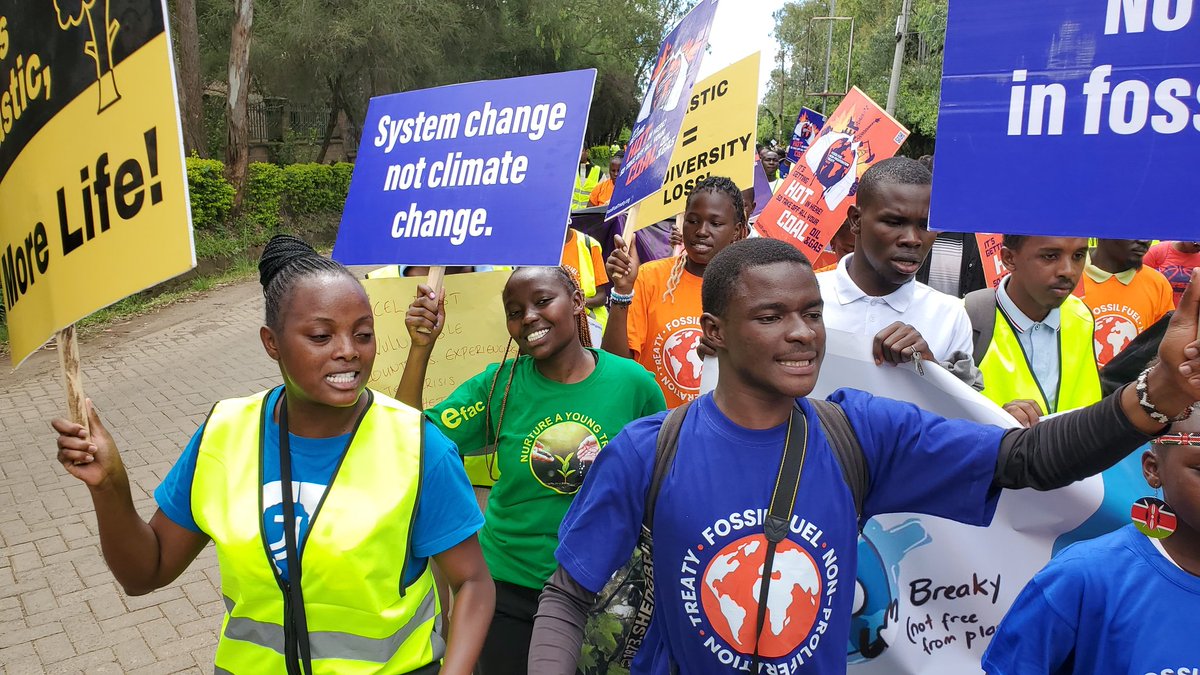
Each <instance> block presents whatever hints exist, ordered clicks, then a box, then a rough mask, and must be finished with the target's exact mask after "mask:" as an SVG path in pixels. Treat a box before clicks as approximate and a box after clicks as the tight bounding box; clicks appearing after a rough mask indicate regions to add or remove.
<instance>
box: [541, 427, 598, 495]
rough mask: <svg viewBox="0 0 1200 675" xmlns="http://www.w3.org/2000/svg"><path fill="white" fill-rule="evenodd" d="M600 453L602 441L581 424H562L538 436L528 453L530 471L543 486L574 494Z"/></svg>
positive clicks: (562, 492) (565, 493) (560, 492)
mask: <svg viewBox="0 0 1200 675" xmlns="http://www.w3.org/2000/svg"><path fill="white" fill-rule="evenodd" d="M599 453H600V442H599V441H598V440H596V436H595V435H593V434H592V432H591V430H589V429H588V428H587V427H585V426H583V425H582V424H580V423H578V422H559V423H558V424H555V425H554V426H551V427H550V428H548V429H546V430H545V431H543V432H542V433H540V434H538V437H537V438H536V439H535V440H534V441H533V447H531V448H530V450H529V470H530V471H531V472H533V477H534V478H536V479H537V481H538V482H539V483H541V484H542V485H544V486H546V487H548V488H550V489H551V490H554V491H555V492H558V493H559V494H564V495H573V494H575V493H576V492H579V488H580V487H581V486H583V479H584V477H586V476H587V472H588V470H589V469H591V468H592V463H593V462H595V461H596V455H597V454H599Z"/></svg>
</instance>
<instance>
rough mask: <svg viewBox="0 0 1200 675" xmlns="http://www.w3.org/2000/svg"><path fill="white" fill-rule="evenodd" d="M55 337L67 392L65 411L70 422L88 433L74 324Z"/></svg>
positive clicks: (86, 412)
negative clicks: (79, 425)
mask: <svg viewBox="0 0 1200 675" xmlns="http://www.w3.org/2000/svg"><path fill="white" fill-rule="evenodd" d="M55 337H56V341H57V343H58V364H59V366H60V370H61V371H62V377H63V385H64V386H65V387H66V390H67V411H68V412H69V413H70V415H71V421H72V422H75V423H76V424H82V425H83V428H84V431H88V411H87V400H86V399H85V397H84V395H83V375H82V374H81V373H80V372H79V340H78V338H76V337H75V324H71V325H70V326H67V327H66V328H64V329H62V330H60V331H58V333H57V334H56V336H55Z"/></svg>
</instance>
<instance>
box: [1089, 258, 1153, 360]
mask: <svg viewBox="0 0 1200 675" xmlns="http://www.w3.org/2000/svg"><path fill="white" fill-rule="evenodd" d="M1149 248H1150V242H1149V241H1148V240H1144V239H1100V240H1098V242H1097V244H1096V249H1095V250H1094V251H1093V252H1092V258H1091V262H1089V263H1088V265H1087V267H1086V268H1084V275H1083V292H1084V297H1083V301H1084V302H1085V303H1087V306H1088V307H1090V308H1091V309H1092V316H1093V318H1095V319H1096V332H1095V345H1096V363H1097V365H1099V366H1101V367H1103V366H1104V365H1105V364H1106V363H1108V362H1109V361H1111V360H1112V359H1113V357H1115V356H1116V355H1117V354H1119V353H1121V350H1123V349H1125V347H1127V346H1128V345H1129V343H1130V342H1132V341H1133V339H1134V338H1135V337H1137V336H1138V335H1140V334H1141V332H1142V331H1144V330H1146V329H1147V328H1149V327H1150V326H1152V325H1154V323H1155V322H1157V321H1158V320H1159V319H1161V318H1162V317H1163V316H1164V315H1165V314H1166V313H1167V312H1169V311H1171V310H1173V309H1175V299H1174V297H1172V293H1171V283H1170V282H1169V281H1167V278H1166V277H1164V276H1163V275H1162V273H1161V272H1159V271H1158V270H1156V269H1153V268H1151V267H1147V266H1145V265H1143V264H1142V258H1143V257H1145V255H1146V251H1147V250H1148V249H1149Z"/></svg>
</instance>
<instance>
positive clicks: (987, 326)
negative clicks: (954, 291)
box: [963, 288, 996, 366]
mask: <svg viewBox="0 0 1200 675" xmlns="http://www.w3.org/2000/svg"><path fill="white" fill-rule="evenodd" d="M963 304H965V305H966V306H967V318H968V319H970V320H971V337H972V338H973V339H974V342H975V349H974V353H973V354H972V355H971V356H972V357H974V359H975V365H976V366H978V365H979V364H981V363H983V357H984V355H985V354H987V350H988V347H990V346H991V344H992V334H993V333H994V332H995V331H996V291H995V290H994V289H991V288H984V289H981V290H978V291H972V292H970V293H967V297H965V298H963Z"/></svg>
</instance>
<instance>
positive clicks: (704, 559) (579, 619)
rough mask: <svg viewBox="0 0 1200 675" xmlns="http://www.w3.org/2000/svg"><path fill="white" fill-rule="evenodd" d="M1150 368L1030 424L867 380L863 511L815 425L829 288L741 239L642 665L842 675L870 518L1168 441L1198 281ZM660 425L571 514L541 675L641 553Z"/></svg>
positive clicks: (1042, 478) (684, 449) (1197, 388)
mask: <svg viewBox="0 0 1200 675" xmlns="http://www.w3.org/2000/svg"><path fill="white" fill-rule="evenodd" d="M1188 293H1189V295H1188V296H1187V297H1188V299H1187V300H1186V301H1185V308H1184V309H1183V310H1181V311H1180V312H1178V313H1177V315H1176V316H1175V318H1174V323H1173V324H1172V327H1171V328H1170V330H1169V335H1168V336H1167V338H1165V339H1164V341H1163V344H1162V347H1161V349H1160V355H1161V358H1162V363H1161V364H1160V365H1159V366H1157V367H1155V368H1154V369H1152V370H1150V371H1148V373H1147V374H1146V378H1147V380H1148V384H1149V390H1148V396H1147V397H1145V398H1144V400H1145V401H1146V403H1145V406H1147V407H1146V408H1143V404H1142V403H1139V401H1138V395H1137V392H1135V390H1134V388H1133V387H1126V388H1125V389H1123V390H1122V391H1120V392H1118V393H1116V394H1114V395H1113V396H1110V397H1108V398H1106V399H1105V400H1103V401H1101V402H1100V403H1098V404H1096V405H1094V406H1091V407H1089V408H1085V409H1083V410H1080V411H1076V412H1073V413H1068V414H1066V415H1063V416H1061V417H1058V418H1055V419H1050V420H1047V421H1045V422H1044V423H1042V424H1040V425H1038V426H1035V427H1033V428H1031V429H1014V430H1005V429H1000V428H998V427H992V426H986V425H981V424H976V423H972V422H967V421H963V420H947V419H944V418H941V417H939V416H937V415H933V414H931V413H928V412H925V411H923V410H920V409H919V408H917V407H915V406H913V405H909V404H905V403H901V402H897V401H892V400H888V399H884V398H878V397H874V396H871V395H869V394H866V393H864V392H860V391H854V390H840V391H838V392H836V393H835V394H834V395H833V396H831V397H830V400H832V401H834V402H837V403H839V404H840V405H841V406H842V408H843V409H844V410H845V412H846V415H847V417H848V419H849V421H850V424H851V426H852V427H853V429H854V431H855V434H856V435H857V437H858V440H859V442H860V443H861V445H862V452H863V460H864V464H865V473H866V481H865V483H866V485H865V489H864V490H863V492H862V493H861V497H862V509H861V512H856V507H855V502H854V499H853V498H852V493H851V490H850V488H849V487H848V485H847V483H846V481H845V479H844V478H843V472H842V468H841V466H840V464H839V462H838V459H837V458H836V457H835V455H834V453H833V451H832V449H831V448H830V446H829V443H828V441H827V440H826V437H825V434H824V432H823V430H822V429H821V427H820V425H819V424H818V423H817V422H816V419H817V418H816V416H815V415H814V414H813V408H812V404H811V403H810V402H809V401H808V400H806V399H805V398H804V397H805V396H806V395H807V394H808V393H809V392H811V391H812V389H813V386H814V384H815V383H816V380H817V373H818V370H819V368H820V365H821V359H822V357H823V355H824V348H825V329H824V326H823V323H822V319H821V310H822V302H821V294H820V291H819V289H818V288H817V283H816V279H815V277H814V275H813V272H812V268H811V265H810V264H809V263H808V261H807V259H806V258H804V257H803V255H802V254H801V253H799V252H798V251H797V250H796V249H795V248H793V247H792V246H790V245H789V244H785V243H783V242H778V241H773V240H769V239H750V240H746V241H743V242H737V243H734V244H732V245H730V246H729V247H728V248H727V249H726V250H725V251H723V252H722V253H721V254H719V255H718V256H717V257H716V258H715V259H714V260H713V261H712V263H710V265H709V267H708V269H707V270H706V271H705V278H704V287H703V293H702V297H703V305H704V315H703V317H702V319H701V322H702V326H703V329H704V332H705V335H706V337H707V338H708V339H709V340H710V342H711V343H712V344H713V345H714V346H715V348H716V350H717V358H718V359H719V360H720V366H721V379H720V382H719V383H718V385H717V388H716V391H714V392H713V393H712V394H711V395H706V396H702V397H701V398H700V399H698V400H697V401H696V402H695V404H694V405H692V406H691V408H690V409H689V410H688V411H687V417H686V418H685V420H684V422H683V426H682V428H681V430H680V435H679V440H678V453H677V455H676V457H675V460H674V462H673V464H672V465H671V467H670V469H669V471H668V472H667V474H666V476H665V478H664V480H663V482H662V485H661V492H660V493H659V497H658V501H657V502H656V511H655V522H654V523H653V539H654V589H655V601H656V602H655V607H654V615H653V620H652V622H651V625H650V629H649V632H648V634H647V636H646V639H645V642H644V643H643V645H642V649H641V651H640V652H639V654H638V656H637V658H636V659H635V660H634V662H633V666H632V668H631V672H632V673H635V674H636V673H653V674H655V675H659V674H665V673H669V672H682V673H688V674H689V675H692V674H696V673H727V672H730V671H740V670H745V669H747V668H749V667H750V664H751V663H752V659H753V656H752V655H753V654H754V653H755V652H757V653H758V654H759V656H760V657H761V659H760V663H761V667H760V670H759V672H763V673H772V674H775V673H779V674H782V673H787V674H792V673H810V674H811V673H821V674H823V675H824V674H829V673H842V672H845V669H846V654H845V645H846V642H847V638H848V633H849V626H850V618H851V612H852V605H853V601H854V599H855V598H854V595H855V590H854V589H855V584H854V570H855V567H856V562H857V561H856V553H857V549H856V545H855V540H856V536H857V532H858V524H859V523H860V522H863V521H865V520H866V519H867V518H869V517H871V516H874V515H877V514H882V513H890V512H898V511H902V512H915V513H925V514H931V515H937V516H943V517H947V518H952V519H955V520H958V521H961V522H965V523H971V524H977V525H985V524H987V523H988V522H989V520H990V519H991V516H992V513H993V511H994V509H995V507H996V501H997V498H998V495H999V490H1000V488H1023V487H1035V488H1038V489H1051V488H1055V487H1060V486H1062V485H1066V484H1068V483H1070V482H1072V481H1075V480H1078V479H1080V478H1083V477H1085V476H1088V475H1092V474H1095V473H1098V472H1099V471H1101V470H1102V469H1104V468H1106V467H1108V466H1110V465H1112V464H1113V463H1115V462H1116V461H1118V460H1119V459H1121V458H1123V457H1124V456H1125V455H1127V454H1128V453H1129V452H1130V451H1132V450H1133V449H1135V448H1137V447H1138V446H1140V445H1141V444H1143V443H1145V442H1146V441H1147V440H1148V438H1149V435H1151V434H1157V433H1161V432H1162V430H1163V428H1164V425H1163V424H1160V423H1159V422H1156V421H1155V419H1154V418H1153V417H1151V415H1152V414H1153V415H1157V416H1160V417H1161V416H1164V415H1165V416H1166V417H1174V416H1176V415H1179V414H1180V413H1181V412H1183V411H1185V410H1186V409H1187V408H1188V407H1189V406H1190V405H1191V403H1192V401H1194V400H1197V399H1200V342H1197V341H1196V325H1197V314H1198V313H1200V283H1193V284H1192V288H1191V289H1190V290H1189V292H1188ZM793 406H799V408H800V410H801V412H802V413H803V414H804V417H805V418H806V420H808V421H809V424H808V434H807V453H806V461H805V463H804V467H803V471H802V473H801V480H800V484H799V490H798V496H797V498H796V501H795V509H794V511H793V517H792V521H791V524H790V525H791V527H790V532H789V534H788V536H787V538H786V539H784V540H783V541H782V542H780V544H779V546H778V549H777V552H776V555H775V561H774V564H773V574H772V577H771V579H772V581H771V586H770V591H769V593H768V595H767V603H766V604H767V610H766V613H765V616H764V617H763V622H762V631H761V633H760V634H759V635H758V636H757V637H756V635H755V633H756V628H757V624H758V609H759V608H758V602H757V598H758V593H759V585H760V583H761V576H762V567H763V565H764V559H765V556H764V551H765V549H766V540H765V537H764V535H763V526H762V522H763V519H764V516H765V513H766V510H767V506H768V504H769V503H770V501H771V497H772V489H773V488H774V486H775V483H776V478H777V475H778V472H779V463H780V458H781V455H782V450H783V446H784V442H785V435H786V434H787V427H788V424H787V423H788V420H789V418H790V416H791V410H792V408H793ZM662 420H663V417H662V416H661V415H659V416H655V417H649V418H644V419H642V420H639V421H637V422H634V423H633V424H631V425H629V426H628V427H626V428H625V430H624V431H623V432H622V433H621V434H619V435H618V436H617V437H616V438H614V439H613V440H612V442H611V443H610V444H609V446H608V448H607V449H606V450H605V452H604V453H603V454H601V456H600V458H599V459H598V461H597V462H596V464H595V465H594V467H593V468H592V473H591V474H590V475H589V476H588V479H587V481H586V482H585V484H584V486H583V489H582V491H581V492H580V493H579V496H578V497H577V498H576V501H575V503H574V504H573V506H572V508H571V510H570V511H569V512H568V514H567V517H566V518H565V519H564V521H563V525H562V530H561V532H560V543H559V548H558V551H557V555H556V557H557V559H558V561H559V565H560V566H559V569H558V570H557V572H556V573H555V574H554V576H553V577H551V579H550V581H549V582H548V583H547V585H546V589H545V591H544V592H543V594H542V598H541V603H540V607H539V611H538V617H537V622H536V624H535V629H534V638H533V644H532V645H531V648H530V661H529V667H530V672H531V673H536V674H538V675H541V674H543V673H554V674H557V673H562V674H563V675H568V674H570V673H574V672H575V668H576V661H577V659H578V655H579V646H580V642H581V634H582V626H583V623H584V620H585V616H586V612H587V611H588V608H589V607H590V603H591V601H592V600H593V599H594V597H595V593H597V592H598V591H599V590H600V589H601V588H602V587H603V586H604V584H605V582H607V581H608V579H609V577H610V576H611V574H612V573H613V572H614V571H615V570H617V569H618V568H619V567H620V566H621V565H622V564H624V563H625V562H626V561H627V560H628V559H629V556H630V554H631V552H632V551H633V549H634V546H635V543H636V539H637V536H638V532H639V530H640V528H641V522H642V516H643V511H644V500H645V498H646V493H647V489H648V487H649V483H650V479H651V475H652V473H653V465H654V459H655V442H656V437H657V433H658V430H659V427H660V425H661V424H662Z"/></svg>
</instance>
